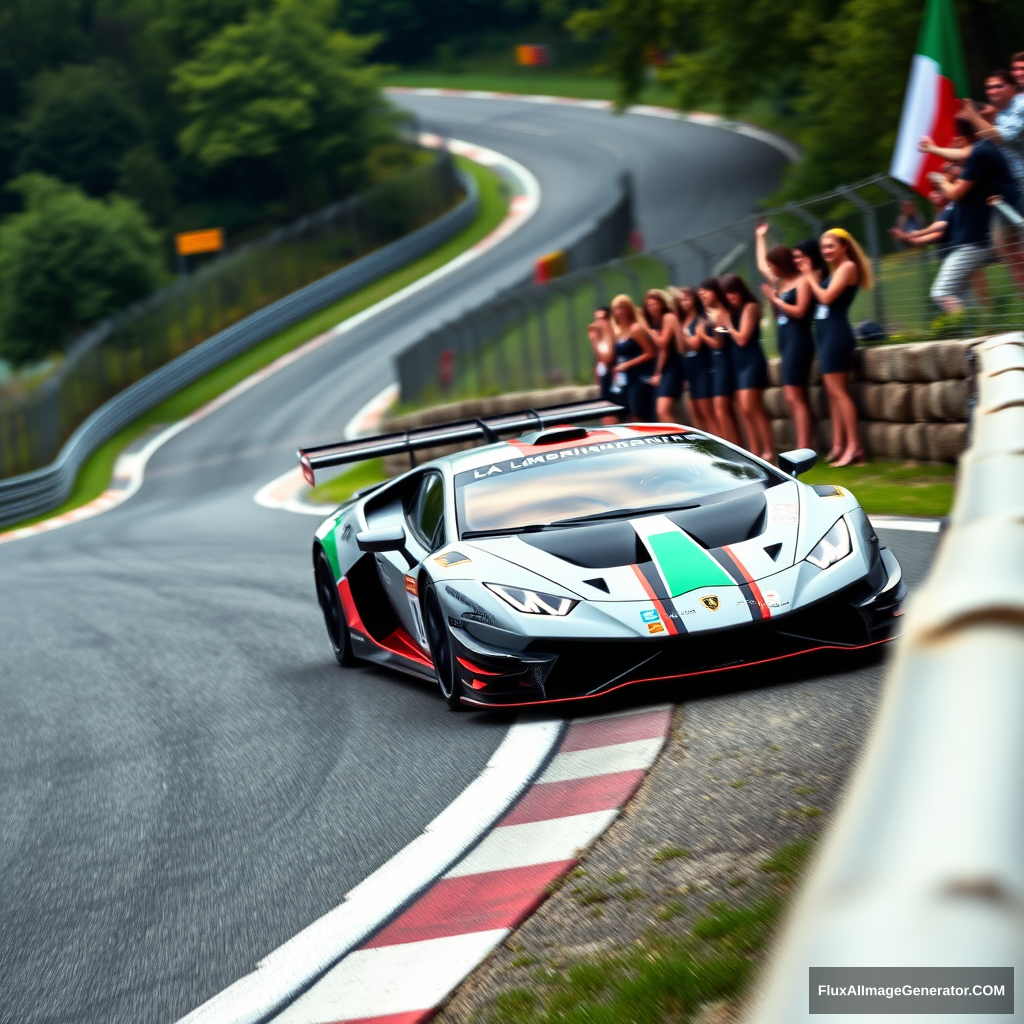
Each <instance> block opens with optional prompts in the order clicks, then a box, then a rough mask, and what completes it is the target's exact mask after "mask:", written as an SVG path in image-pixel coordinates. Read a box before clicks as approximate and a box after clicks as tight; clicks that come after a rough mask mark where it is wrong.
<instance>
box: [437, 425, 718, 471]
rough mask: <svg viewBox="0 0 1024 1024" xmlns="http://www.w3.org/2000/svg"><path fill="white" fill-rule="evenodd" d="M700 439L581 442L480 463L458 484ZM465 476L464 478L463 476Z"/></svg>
mask: <svg viewBox="0 0 1024 1024" xmlns="http://www.w3.org/2000/svg"><path fill="white" fill-rule="evenodd" d="M695 440H700V438H697V437H696V436H695V435H694V434H684V433H678V432H677V433H672V434H654V435H652V436H650V437H627V438H622V439H621V440H618V441H602V442H601V443H600V444H581V445H576V446H575V447H573V448H561V449H559V450H558V451H554V452H544V453H542V454H540V455H526V456H523V457H522V458H518V459H507V460H505V461H504V462H495V463H493V464H492V465H490V466H480V467H479V468H478V469H470V470H467V471H466V472H465V473H460V474H459V478H458V480H457V481H456V482H457V483H463V482H465V479H470V480H485V479H486V478H487V477H489V476H494V475H495V474H497V473H514V472H516V471H518V470H521V469H529V468H530V467H531V466H543V465H549V464H550V463H552V462H561V461H563V460H564V459H579V458H583V457H586V456H588V455H603V454H605V453H606V452H614V451H622V450H626V449H629V448H649V447H650V446H651V445H661V444H686V443H688V442H692V441H695ZM464 478H465V479H464Z"/></svg>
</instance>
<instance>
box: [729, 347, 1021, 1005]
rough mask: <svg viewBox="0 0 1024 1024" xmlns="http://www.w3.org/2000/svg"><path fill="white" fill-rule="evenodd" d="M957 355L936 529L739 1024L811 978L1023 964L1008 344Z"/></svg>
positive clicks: (800, 990) (1013, 432) (1015, 447)
mask: <svg viewBox="0 0 1024 1024" xmlns="http://www.w3.org/2000/svg"><path fill="white" fill-rule="evenodd" d="M973 353H974V355H975V356H976V358H977V363H978V370H977V378H976V379H977V400H976V405H975V407H974V412H973V416H972V423H971V426H972V430H971V444H970V447H969V448H967V450H966V451H965V452H964V453H963V455H962V456H961V458H960V467H959V475H958V486H957V497H956V503H955V505H954V508H953V512H952V516H951V519H950V524H949V528H948V530H947V531H946V532H945V534H944V536H943V539H942V543H941V546H940V548H939V551H938V555H937V557H936V560H935V564H934V567H933V568H932V571H931V574H930V576H929V577H928V579H927V581H926V582H925V584H924V586H923V587H922V588H921V590H920V591H919V592H918V593H917V594H916V595H915V596H914V598H913V599H912V601H911V603H910V606H909V609H908V612H907V617H906V631H905V633H904V635H903V637H902V638H901V639H900V640H899V641H898V645H897V649H896V657H895V660H894V662H893V664H892V667H891V669H890V671H889V673H888V676H887V678H886V682H885V689H884V693H883V700H882V706H881V709H880V711H879V715H878V719H877V721H876V723H875V726H874V730H873V732H872V735H871V737H870V739H869V741H868V745H867V749H866V751H865V753H864V757H863V759H862V761H861V764H860V767H859V769H858V771H857V773H856V775H855V777H854V779H853V781H852V782H851V785H850V790H849V792H848V795H847V796H846V798H845V801H844V803H843V805H842V807H841V808H840V810H839V812H838V816H837V820H836V821H835V823H834V824H833V826H832V829H831V831H830V833H829V835H828V838H827V839H826V841H825V843H824V846H823V848H822V850H821V852H820V854H819V856H818V857H817V860H816V862H815V863H814V865H813V867H812V870H811V873H810V876H809V877H808V879H807V881H806V883H805V885H804V887H803V890H802V892H801V893H800V895H799V896H798V898H797V901H796V904H795V906H794V908H793V911H792V913H791V916H790V918H789V920H788V922H787V923H786V926H785V927H784V929H783V932H782V934H781V936H780V941H779V942H778V944H777V948H776V950H775V952H774V955H773V957H772V959H771V960H770V963H769V966H768V968H767V970H766V973H765V976H764V977H763V978H762V984H761V986H760V989H759V991H758V992H756V993H755V996H754V998H753V1000H752V1001H751V1003H750V1008H749V1012H748V1014H747V1015H746V1020H747V1022H748V1024H792V1022H794V1021H798V1020H804V1019H808V1018H809V1017H810V1014H809V993H808V968H810V967H833V966H834V967H857V966H864V965H870V966H872V967H907V966H914V965H919V966H930V967H943V966H960V967H974V966H977V967H981V966H985V967H996V966H998V967H1014V968H1016V967H1024V916H1022V914H1021V907H1024V858H1022V857H1021V849H1022V848H1024V771H1022V768H1021V765H1022V761H1021V753H1020V749H1021V735H1020V732H1019V729H1020V726H1021V723H1022V722H1024V333H1021V332H1016V333H1013V334H1004V335H1000V336H998V337H993V338H990V339H986V340H984V341H981V342H979V343H977V344H976V345H975V346H974V348H973ZM893 1012H898V1011H897V1010H896V1007H895V1006H894V1008H893ZM815 1019H816V1020H819V1021H821V1020H823V1019H824V1017H823V1016H821V1015H815ZM830 1019H831V1018H830ZM836 1019H837V1020H845V1019H848V1018H846V1017H845V1016H837V1017H836ZM957 1019H958V1020H970V1021H973V1020H978V1021H979V1022H980V1021H981V1020H987V1019H988V1017H987V1016H981V1015H972V1014H970V1013H967V1014H964V1015H962V1016H958V1018H957Z"/></svg>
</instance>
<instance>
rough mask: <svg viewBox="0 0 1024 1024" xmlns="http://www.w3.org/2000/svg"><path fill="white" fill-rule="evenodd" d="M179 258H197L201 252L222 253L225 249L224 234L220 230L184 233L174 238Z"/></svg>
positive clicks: (208, 229)
mask: <svg viewBox="0 0 1024 1024" xmlns="http://www.w3.org/2000/svg"><path fill="white" fill-rule="evenodd" d="M174 244H175V245H176V247H177V249H178V255H179V256H196V255H198V254H199V253H201V252H220V251H221V249H223V248H224V232H223V231H222V230H221V229H220V228H206V229H205V230H203V231H183V232H182V233H181V234H180V235H175V236H174Z"/></svg>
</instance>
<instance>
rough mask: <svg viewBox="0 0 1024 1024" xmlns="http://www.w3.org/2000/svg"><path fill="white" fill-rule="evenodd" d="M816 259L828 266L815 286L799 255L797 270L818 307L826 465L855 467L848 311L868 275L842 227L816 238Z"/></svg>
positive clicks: (859, 460)
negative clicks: (827, 419)
mask: <svg viewBox="0 0 1024 1024" xmlns="http://www.w3.org/2000/svg"><path fill="white" fill-rule="evenodd" d="M821 255H822V256H823V257H824V259H825V262H826V263H827V264H828V268H829V276H828V277H827V278H825V280H824V281H822V282H821V283H820V284H819V283H818V281H817V279H816V276H815V273H814V268H813V267H812V266H811V261H810V259H808V258H807V257H806V256H804V257H802V258H801V259H800V260H799V261H798V263H797V266H798V267H799V270H800V272H801V274H803V277H804V280H805V281H806V282H807V283H808V285H810V288H811V293H812V295H813V296H814V298H815V299H816V300H817V303H818V306H817V309H816V311H815V313H814V325H815V334H816V336H817V343H818V358H819V360H820V361H821V379H822V382H823V383H824V385H825V391H826V393H827V394H828V404H829V409H830V411H831V414H832V451H831V453H830V454H829V461H830V462H832V463H833V464H834V465H836V466H859V465H862V464H863V462H864V449H863V447H862V446H861V442H860V430H859V428H858V423H857V406H856V405H854V402H853V398H851V396H850V385H849V380H848V377H847V375H848V374H849V372H850V370H851V369H852V367H853V350H854V349H855V348H856V346H857V339H856V337H855V336H854V333H853V328H852V327H851V326H850V318H849V312H850V306H851V304H852V303H853V300H854V297H855V296H856V294H857V289H858V288H860V287H864V288H870V287H871V286H872V285H873V284H874V275H873V273H872V270H871V261H870V260H869V259H868V258H867V256H866V255H865V253H864V250H863V249H861V247H860V246H859V245H858V244H857V242H856V240H855V239H854V238H853V236H852V235H851V234H850V233H849V232H848V231H846V230H844V229H843V228H830V229H829V230H828V231H826V232H825V234H823V235H822V236H821Z"/></svg>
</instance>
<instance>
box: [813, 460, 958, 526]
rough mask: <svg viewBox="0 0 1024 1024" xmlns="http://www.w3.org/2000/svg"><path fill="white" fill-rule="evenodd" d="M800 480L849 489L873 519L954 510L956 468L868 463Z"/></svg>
mask: <svg viewBox="0 0 1024 1024" xmlns="http://www.w3.org/2000/svg"><path fill="white" fill-rule="evenodd" d="M800 479H801V480H802V481H803V482H804V483H805V484H836V485H838V486H840V487H845V488H847V489H848V490H850V491H852V492H853V493H854V495H856V497H857V500H858V501H859V502H860V504H861V507H862V508H863V509H864V511H865V512H868V513H870V514H871V515H890V516H928V517H932V516H946V515H949V511H950V509H951V508H952V507H953V495H954V493H955V490H956V486H955V484H956V467H955V466H915V465H910V464H907V463H904V462H869V463H868V464H867V465H866V466H849V467H844V468H843V469H835V468H833V467H832V466H815V467H814V469H812V470H811V471H810V472H809V473H805V474H804V475H803V476H802V477H800Z"/></svg>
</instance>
